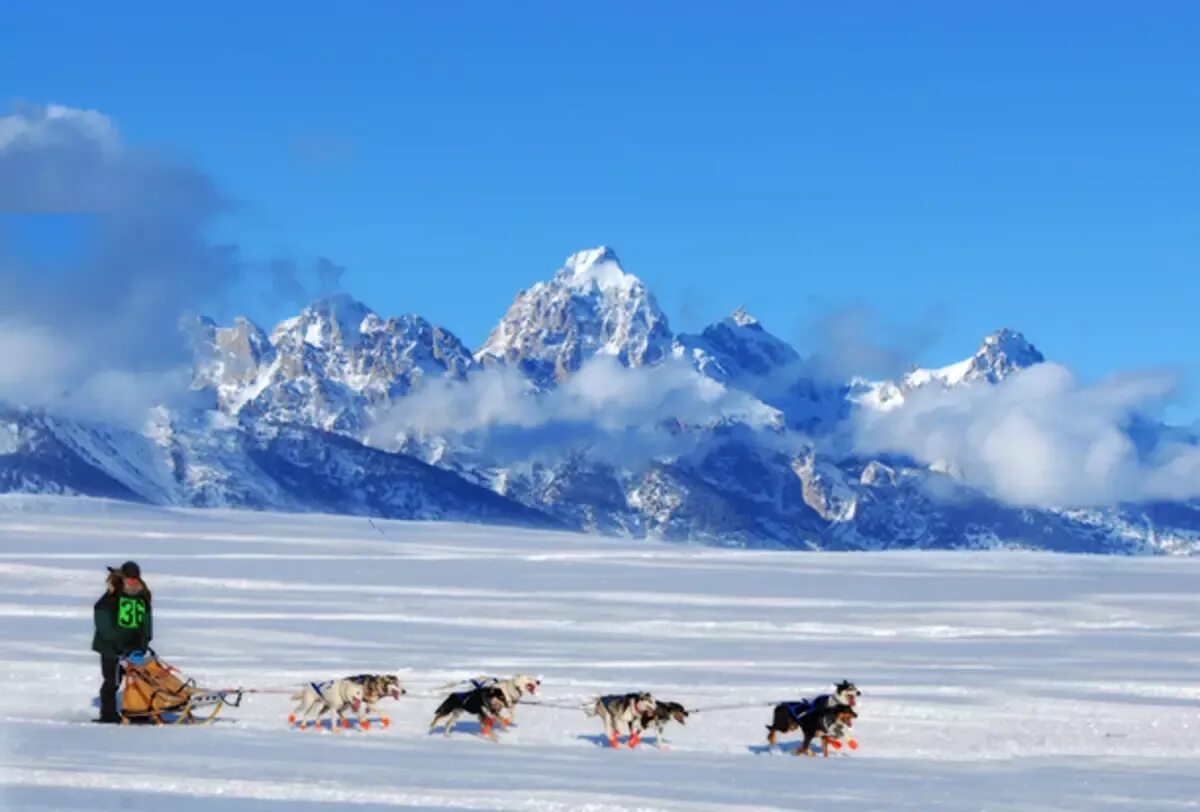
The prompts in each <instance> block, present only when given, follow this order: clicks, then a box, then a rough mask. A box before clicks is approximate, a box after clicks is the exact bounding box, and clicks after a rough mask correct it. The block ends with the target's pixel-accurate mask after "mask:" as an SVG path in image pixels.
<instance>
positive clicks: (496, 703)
mask: <svg viewBox="0 0 1200 812" xmlns="http://www.w3.org/2000/svg"><path fill="white" fill-rule="evenodd" d="M503 709H504V692H503V691H501V690H500V689H499V688H493V687H490V686H486V685H482V686H479V687H477V688H472V689H471V690H470V691H459V692H458V693H454V694H450V696H448V697H446V698H445V699H444V700H442V704H440V705H438V707H437V710H436V711H434V712H433V721H432V722H430V723H429V729H430V730H433V729H434V728H435V727H437V726H438V723H441V722H444V723H445V725H446V729H445V735H447V736H449V735H450V731H452V730H454V725H455V723H457V722H458V717H460V716H462V715H463V714H464V713H469V714H471V715H472V716H474V717H476V718H477V719H479V727H480V729H481V730H482V731H483V735H485V736H487V737H488V738H489V739H491V740H492V741H496V733H495V731H494V729H493V728H494V726H495V724H496V722H497V721H498V719H499V714H500V711H501V710H503Z"/></svg>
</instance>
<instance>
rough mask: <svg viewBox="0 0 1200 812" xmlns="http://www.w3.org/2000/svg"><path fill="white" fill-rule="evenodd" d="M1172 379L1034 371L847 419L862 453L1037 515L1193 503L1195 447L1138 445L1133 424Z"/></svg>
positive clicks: (1198, 465)
mask: <svg viewBox="0 0 1200 812" xmlns="http://www.w3.org/2000/svg"><path fill="white" fill-rule="evenodd" d="M1176 384H1177V380H1176V378H1175V376H1174V375H1171V374H1166V373H1158V372H1145V373H1137V374H1126V375H1115V376H1112V377H1109V378H1106V379H1105V380H1103V381H1100V382H1099V383H1095V384H1091V385H1086V384H1081V383H1080V382H1079V381H1077V380H1076V379H1075V377H1074V376H1073V375H1072V374H1071V372H1070V371H1069V370H1067V369H1066V368H1065V367H1062V366H1060V365H1057V364H1051V363H1047V364H1039V365H1037V366H1034V367H1030V368H1029V369H1026V370H1023V371H1021V372H1019V373H1017V374H1015V375H1013V376H1011V377H1010V378H1008V379H1007V380H1005V381H1003V382H1002V383H1000V384H997V385H996V386H987V385H982V384H981V385H976V386H968V387H959V388H954V389H943V388H941V387H937V386H928V387H923V388H921V389H918V390H916V391H914V392H912V393H910V394H909V396H908V397H907V399H906V401H905V403H904V404H903V405H902V406H900V407H898V408H896V409H893V410H891V411H887V412H879V411H874V410H871V409H868V408H862V409H860V410H858V412H857V413H856V415H855V426H854V429H855V444H856V446H857V449H858V450H859V451H860V452H862V453H867V454H875V453H880V452H892V453H900V454H906V455H908V456H911V457H913V458H914V459H916V460H918V461H920V462H922V463H925V464H927V465H937V466H941V467H944V468H947V469H948V470H950V471H951V472H953V473H954V474H955V475H956V476H958V477H959V478H960V479H961V480H962V481H964V482H965V483H966V484H968V485H971V486H974V487H977V488H980V489H982V490H983V491H985V492H987V493H989V494H991V495H993V496H995V497H997V498H999V499H1002V500H1004V501H1007V502H1010V503H1013V504H1018V505H1031V506H1043V507H1082V506H1096V505H1114V504H1118V503H1122V502H1138V501H1147V500H1155V499H1183V498H1191V497H1197V496H1200V447H1198V446H1196V445H1194V444H1191V443H1189V442H1187V441H1185V440H1182V439H1168V438H1165V437H1160V438H1159V439H1158V440H1157V441H1154V440H1151V439H1147V438H1141V437H1136V436H1135V435H1134V434H1133V433H1132V432H1131V431H1130V430H1129V429H1130V426H1131V421H1134V420H1135V419H1136V418H1138V417H1140V416H1144V415H1151V414H1154V413H1155V412H1156V411H1157V410H1158V409H1159V408H1160V407H1161V406H1162V404H1163V403H1164V402H1165V401H1166V400H1167V399H1168V398H1169V397H1170V396H1171V395H1172V394H1173V392H1174V391H1175V388H1176Z"/></svg>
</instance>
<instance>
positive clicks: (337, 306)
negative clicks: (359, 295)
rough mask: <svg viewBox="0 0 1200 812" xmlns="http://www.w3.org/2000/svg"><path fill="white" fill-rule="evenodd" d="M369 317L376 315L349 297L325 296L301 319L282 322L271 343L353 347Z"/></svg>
mask: <svg viewBox="0 0 1200 812" xmlns="http://www.w3.org/2000/svg"><path fill="white" fill-rule="evenodd" d="M369 316H375V312H374V311H373V310H371V308H369V307H367V306H366V305H365V304H363V303H362V302H360V301H358V300H357V299H355V298H353V297H352V296H350V295H348V294H345V293H337V294H333V295H331V296H324V297H322V298H320V299H317V300H316V301H315V302H313V303H312V304H310V305H309V306H308V307H306V308H304V309H303V310H301V311H300V314H299V315H298V316H295V317H293V318H290V319H285V320H284V321H282V322H280V323H279V324H278V325H277V326H276V327H275V329H274V330H273V331H272V333H271V343H272V344H280V343H290V342H289V338H290V339H291V340H292V341H299V342H302V343H304V344H308V345H309V346H312V347H315V348H317V349H329V348H330V347H333V346H338V345H341V346H347V345H352V344H355V343H357V341H358V337H359V334H360V333H361V331H362V327H363V322H364V321H366V320H367V318H368V317H369Z"/></svg>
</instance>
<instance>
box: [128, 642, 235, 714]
mask: <svg viewBox="0 0 1200 812" xmlns="http://www.w3.org/2000/svg"><path fill="white" fill-rule="evenodd" d="M121 667H122V668H123V669H124V672H125V681H124V684H123V685H122V687H121V690H120V691H119V692H118V693H117V713H118V714H119V715H120V717H121V724H155V725H204V724H209V723H211V722H212V721H213V720H215V719H216V718H217V716H218V715H220V713H221V711H222V710H224V709H225V708H226V707H234V708H236V707H238V706H239V705H241V703H242V694H243V693H244V692H243V691H242V690H241V689H235V690H220V691H211V690H204V689H203V688H200V687H199V686H197V685H196V681H195V680H194V679H189V678H185V677H182V676H181V675H180V673H179V669H178V668H176V667H175V666H173V665H170V664H168V663H166V662H164V661H163V660H161V659H159V657H158V655H157V654H155V653H154V652H153V651H149V650H148V651H141V652H134V653H132V654H129V655H126V656H125V657H124V658H122V660H121Z"/></svg>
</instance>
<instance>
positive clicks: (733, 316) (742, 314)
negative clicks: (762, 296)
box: [725, 306, 762, 330]
mask: <svg viewBox="0 0 1200 812" xmlns="http://www.w3.org/2000/svg"><path fill="white" fill-rule="evenodd" d="M725 320H726V321H730V322H733V323H734V324H736V325H737V326H738V327H752V328H757V329H759V330H761V329H762V325H761V324H759V322H758V319H756V318H754V316H752V315H750V314H749V313H747V312H746V308H744V307H740V306H739V307H738V308H737V309H736V310H734V311H733V312H732V313H730V314H729V316H727V317H726V319H725Z"/></svg>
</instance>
